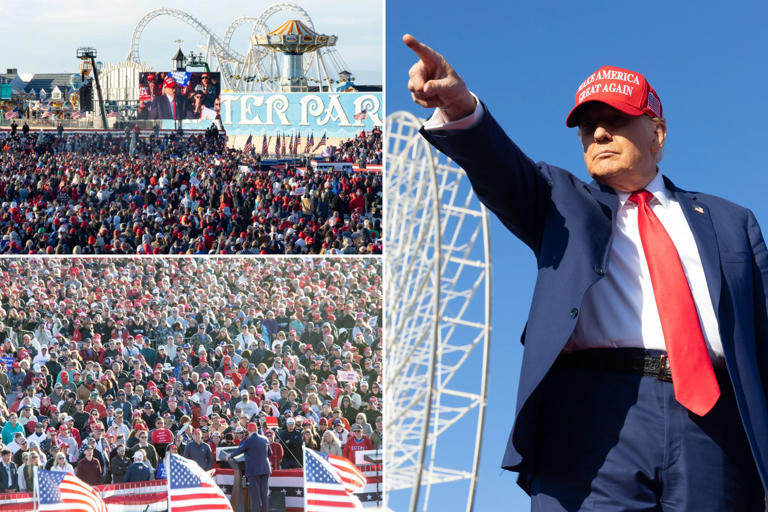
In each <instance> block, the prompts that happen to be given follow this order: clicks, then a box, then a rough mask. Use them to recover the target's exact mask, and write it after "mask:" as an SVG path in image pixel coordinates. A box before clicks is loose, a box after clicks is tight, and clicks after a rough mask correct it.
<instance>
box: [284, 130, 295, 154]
mask: <svg viewBox="0 0 768 512" xmlns="http://www.w3.org/2000/svg"><path fill="white" fill-rule="evenodd" d="M285 154H286V155H292V154H293V135H291V138H290V140H289V141H288V148H287V149H286V153H285Z"/></svg>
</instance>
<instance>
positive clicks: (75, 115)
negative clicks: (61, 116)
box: [72, 110, 85, 119]
mask: <svg viewBox="0 0 768 512" xmlns="http://www.w3.org/2000/svg"><path fill="white" fill-rule="evenodd" d="M83 117H85V110H78V111H77V112H72V119H82V118H83Z"/></svg>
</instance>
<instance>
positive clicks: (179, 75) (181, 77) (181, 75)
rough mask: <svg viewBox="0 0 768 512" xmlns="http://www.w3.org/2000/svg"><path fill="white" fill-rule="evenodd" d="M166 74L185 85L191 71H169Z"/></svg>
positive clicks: (179, 83)
mask: <svg viewBox="0 0 768 512" xmlns="http://www.w3.org/2000/svg"><path fill="white" fill-rule="evenodd" d="M168 74H169V75H171V76H172V77H173V79H174V80H175V81H176V83H177V84H178V85H180V86H182V87H186V86H188V85H189V75H191V74H192V73H187V72H186V71H171V72H170V73H168Z"/></svg>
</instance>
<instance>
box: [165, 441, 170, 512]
mask: <svg viewBox="0 0 768 512" xmlns="http://www.w3.org/2000/svg"><path fill="white" fill-rule="evenodd" d="M165 489H166V493H165V499H166V500H167V501H168V512H171V451H170V450H166V452H165Z"/></svg>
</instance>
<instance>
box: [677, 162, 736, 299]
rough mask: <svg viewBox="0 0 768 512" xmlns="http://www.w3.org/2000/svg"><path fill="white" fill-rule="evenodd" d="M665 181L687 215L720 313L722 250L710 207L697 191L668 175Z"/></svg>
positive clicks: (708, 283)
mask: <svg viewBox="0 0 768 512" xmlns="http://www.w3.org/2000/svg"><path fill="white" fill-rule="evenodd" d="M664 181H665V183H666V185H667V188H668V189H669V190H671V191H672V193H673V194H675V197H677V200H678V201H679V202H680V208H682V209H683V215H685V218H686V220H687V221H688V226H690V228H691V232H693V238H694V239H695V240H696V247H697V248H698V250H699V256H700V257H701V266H702V267H703V268H704V275H705V276H706V277H707V286H708V287H709V295H710V297H711V299H712V306H713V307H714V309H715V314H718V311H719V310H720V309H719V308H720V287H721V286H722V276H721V272H720V251H719V249H718V245H717V235H716V233H715V227H714V225H713V224H712V217H711V215H710V212H709V207H708V206H707V205H706V204H704V203H702V202H699V201H698V198H697V196H696V193H695V192H687V191H685V190H681V189H679V188H677V187H676V186H675V185H674V183H672V182H671V181H670V180H669V179H667V178H666V177H664Z"/></svg>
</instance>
